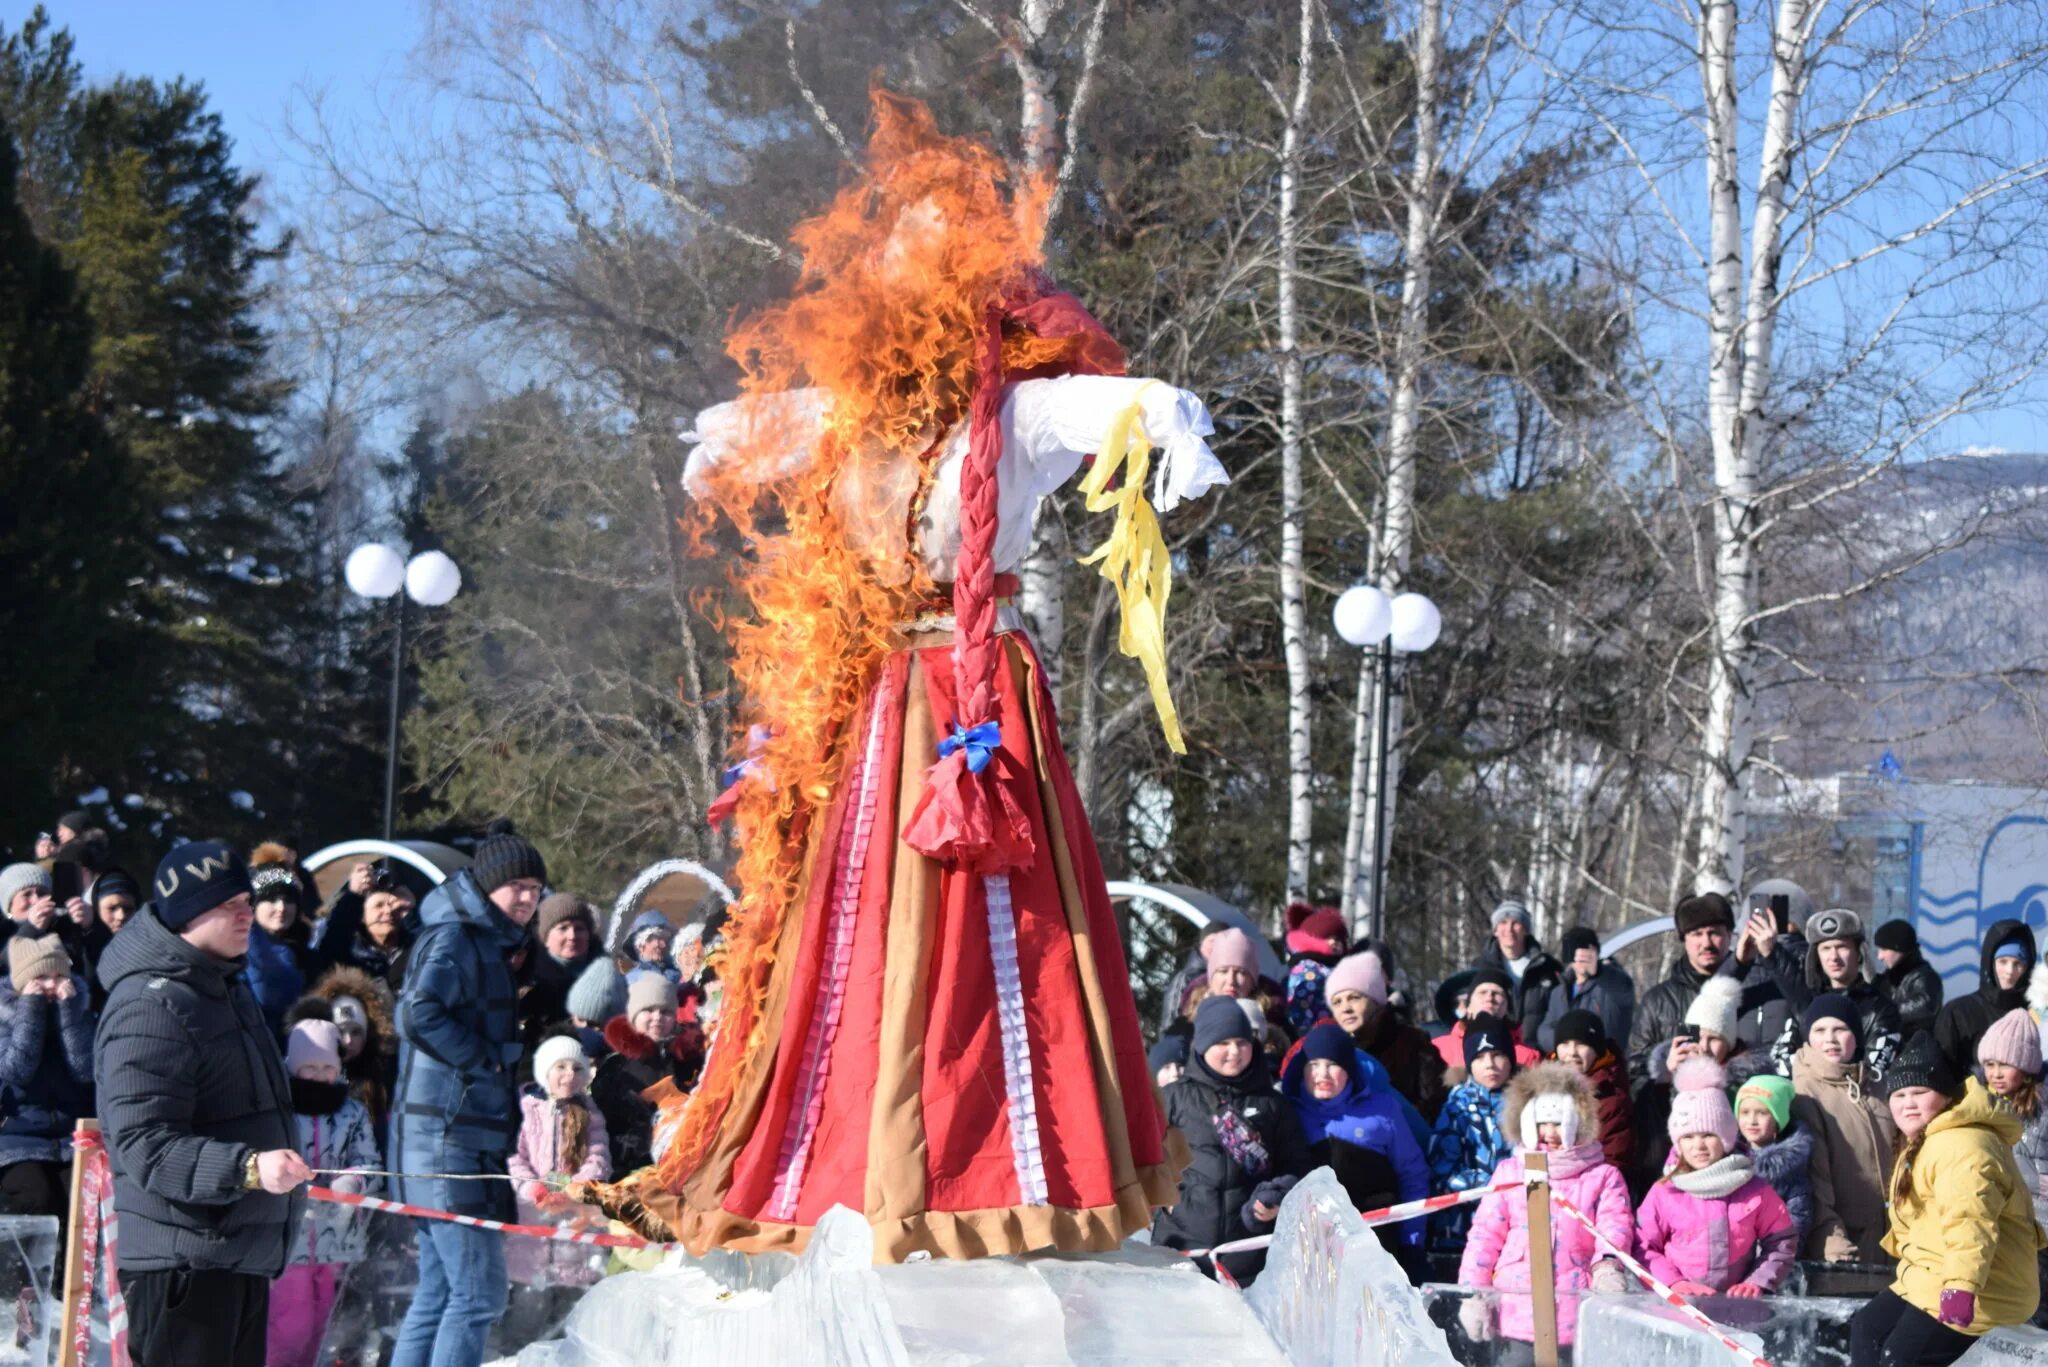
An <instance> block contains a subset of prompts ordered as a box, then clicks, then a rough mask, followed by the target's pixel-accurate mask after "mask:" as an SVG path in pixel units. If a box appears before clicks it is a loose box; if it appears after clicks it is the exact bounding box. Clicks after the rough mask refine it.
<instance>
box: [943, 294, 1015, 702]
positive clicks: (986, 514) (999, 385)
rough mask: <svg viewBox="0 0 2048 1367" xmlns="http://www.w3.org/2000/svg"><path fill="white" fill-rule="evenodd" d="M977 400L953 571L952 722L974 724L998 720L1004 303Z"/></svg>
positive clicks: (983, 347)
mask: <svg viewBox="0 0 2048 1367" xmlns="http://www.w3.org/2000/svg"><path fill="white" fill-rule="evenodd" d="M975 369H976V377H975V384H974V402H973V407H972V408H971V410H970V413H971V425H970V427H969V436H968V447H967V460H966V462H965V463H964V464H963V465H962V466H961V470H960V560H959V564H958V566H957V567H956V568H955V570H954V573H953V631H954V635H953V661H954V671H955V673H956V675H957V676H958V677H956V678H955V679H954V681H953V690H954V699H955V702H954V705H955V706H956V707H958V708H959V709H960V715H958V716H956V717H955V718H954V721H955V722H956V723H958V724H960V725H962V726H973V725H976V724H978V723H980V722H984V721H988V720H990V719H991V718H992V717H993V716H994V715H995V618H996V565H995V544H996V520H997V507H996V495H997V493H998V485H997V480H996V463H997V461H998V460H1000V459H1001V457H1002V453H1003V438H1002V432H1001V429H1000V427H999V425H998V424H999V421H1000V418H1001V416H1002V402H1003V304H1002V301H1001V300H1000V299H992V300H990V301H989V303H988V304H987V305H986V306H985V308H984V309H983V311H982V324H981V337H980V338H979V339H978V342H977V345H976V348H975Z"/></svg>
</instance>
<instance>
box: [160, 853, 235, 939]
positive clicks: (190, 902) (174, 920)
mask: <svg viewBox="0 0 2048 1367" xmlns="http://www.w3.org/2000/svg"><path fill="white" fill-rule="evenodd" d="M154 889H155V892H156V918H157V920H159V921H161V922H163V923H164V926H165V927H166V928H167V929H169V930H170V931H172V932H173V933H176V932H178V931H181V930H183V929H185V927H187V926H189V925H191V924H192V923H193V922H194V921H196V920H198V919H199V918H200V917H201V916H204V915H205V914H206V913H207V912H209V911H212V910H213V909H214V908H215V907H217V906H221V905H223V904H224V903H227V902H231V901H233V900H234V899H235V898H236V897H239V896H241V895H242V894H243V893H245V892H247V891H249V867H248V865H246V864H244V863H243V862H242V856H241V854H240V853H239V852H238V851H237V850H236V849H235V848H234V847H233V846H232V845H230V844H228V843H227V842H226V841H225V840H189V841H187V842H185V843H184V844H182V845H180V846H178V847H177V848H176V849H174V850H172V851H171V852H170V853H169V854H167V855H165V856H164V858H163V862H162V863H160V864H158V865H157V866H156V881H155V884H154Z"/></svg>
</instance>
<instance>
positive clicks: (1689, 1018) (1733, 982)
mask: <svg viewBox="0 0 2048 1367" xmlns="http://www.w3.org/2000/svg"><path fill="white" fill-rule="evenodd" d="M1741 1008H1742V984H1741V982H1740V981H1738V980H1737V979H1734V978H1731V977H1728V976H1727V975H1726V974H1719V973H1717V974H1715V975H1714V976H1713V977H1711V978H1709V979H1707V980H1706V981H1705V982H1704V983H1701V984H1700V991H1699V995H1698V996H1696V997H1694V998H1693V999H1692V1005H1691V1006H1688V1007H1686V1008H1685V1024H1687V1025H1697V1026H1698V1027H1699V1028H1700V1029H1701V1030H1703V1031H1705V1032H1706V1033H1707V1034H1710V1035H1719V1036H1720V1037H1721V1038H1722V1039H1724V1040H1727V1041H1729V1042H1730V1043H1731V1044H1732V1043H1733V1042H1734V1040H1735V1018H1736V1017H1737V1016H1738V1015H1740V1014H1741Z"/></svg>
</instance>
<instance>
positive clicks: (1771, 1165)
mask: <svg viewBox="0 0 2048 1367" xmlns="http://www.w3.org/2000/svg"><path fill="white" fill-rule="evenodd" d="M1743 1142H1744V1145H1745V1147H1748V1141H1747V1140H1745V1141H1743ZM1748 1152H1749V1156H1750V1160H1751V1161H1752V1162H1753V1163H1755V1164H1756V1175H1757V1176H1758V1177H1761V1178H1763V1179H1764V1181H1766V1182H1769V1183H1770V1184H1771V1185H1772V1186H1773V1187H1778V1186H1780V1185H1781V1184H1783V1183H1785V1182H1787V1181H1788V1180H1789V1179H1791V1178H1792V1177H1793V1176H1794V1174H1799V1175H1800V1180H1801V1181H1802V1182H1804V1181H1807V1180H1810V1179H1808V1178H1807V1177H1805V1176H1804V1174H1805V1173H1806V1171H1807V1169H1808V1168H1810V1167H1811V1166H1812V1165H1813V1131H1812V1130H1811V1129H1809V1128H1807V1127H1806V1126H1804V1125H1800V1124H1794V1125H1793V1127H1792V1128H1791V1129H1790V1130H1789V1131H1787V1132H1786V1133H1784V1134H1781V1135H1779V1136H1778V1137H1777V1138H1776V1139H1774V1140H1772V1141H1771V1142H1770V1143H1768V1144H1765V1145H1763V1146H1762V1147H1760V1148H1757V1147H1748ZM1779 1194H1780V1195H1783V1192H1782V1191H1781V1192H1780V1193H1779Z"/></svg>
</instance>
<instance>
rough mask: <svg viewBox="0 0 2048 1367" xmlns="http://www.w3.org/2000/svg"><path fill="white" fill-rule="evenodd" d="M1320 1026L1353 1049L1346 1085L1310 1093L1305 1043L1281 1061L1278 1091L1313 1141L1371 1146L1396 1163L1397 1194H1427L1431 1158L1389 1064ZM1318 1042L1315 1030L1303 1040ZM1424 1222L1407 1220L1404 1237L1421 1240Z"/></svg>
mask: <svg viewBox="0 0 2048 1367" xmlns="http://www.w3.org/2000/svg"><path fill="white" fill-rule="evenodd" d="M1316 1028H1317V1029H1318V1030H1326V1031H1329V1032H1332V1033H1333V1034H1334V1037H1335V1038H1336V1039H1337V1040H1339V1041H1341V1042H1342V1044H1343V1046H1344V1047H1345V1048H1347V1049H1351V1053H1352V1062H1351V1064H1349V1065H1348V1066H1347V1071H1348V1072H1349V1073H1350V1077H1349V1079H1348V1080H1347V1081H1346V1084H1345V1088H1344V1091H1343V1092H1341V1093H1340V1094H1338V1095H1337V1096H1334V1097H1331V1098H1329V1099H1328V1100H1326V1101H1325V1100H1318V1099H1317V1098H1315V1097H1313V1096H1310V1095H1309V1090H1308V1059H1309V1051H1308V1050H1307V1049H1298V1050H1296V1051H1295V1052H1294V1053H1292V1054H1289V1055H1288V1056H1287V1061H1286V1063H1284V1064H1283V1065H1282V1066H1281V1069H1280V1095H1282V1096H1284V1097H1286V1098H1287V1099H1288V1100H1289V1101H1291V1102H1293V1103H1294V1113H1295V1115H1296V1116H1298V1117H1300V1119H1301V1130H1302V1135H1303V1137H1304V1138H1305V1139H1307V1140H1308V1142H1309V1146H1310V1147H1311V1148H1316V1147H1317V1146H1319V1145H1330V1144H1336V1143H1342V1144H1350V1145H1353V1146H1355V1147H1357V1148H1361V1149H1367V1150H1370V1151H1371V1152H1373V1153H1376V1154H1379V1155H1381V1156H1382V1157H1384V1158H1385V1159H1386V1160H1387V1162H1388V1164H1389V1165H1390V1166H1391V1167H1392V1168H1393V1171H1394V1180H1395V1185H1396V1191H1395V1199H1396V1200H1398V1201H1419V1200H1421V1199H1422V1198H1423V1197H1425V1196H1427V1195H1429V1164H1428V1162H1427V1161H1426V1160H1425V1159H1424V1158H1423V1156H1422V1146H1421V1145H1420V1144H1419V1143H1417V1142H1416V1139H1415V1135H1414V1133H1413V1131H1411V1130H1410V1129H1409V1127H1408V1119H1407V1116H1406V1115H1404V1114H1403V1111H1402V1100H1401V1097H1400V1096H1399V1095H1398V1094H1397V1093H1396V1092H1395V1091H1394V1088H1393V1085H1392V1084H1391V1083H1389V1082H1388V1081H1387V1070H1386V1069H1385V1068H1382V1067H1381V1066H1380V1064H1379V1060H1377V1059H1375V1058H1374V1057H1373V1056H1372V1055H1371V1054H1368V1053H1366V1052H1365V1051H1364V1050H1362V1049H1356V1048H1352V1046H1351V1041H1350V1038H1349V1037H1348V1036H1346V1035H1345V1034H1344V1032H1343V1030H1341V1029H1340V1028H1338V1027H1337V1026H1336V1025H1334V1024H1326V1025H1322V1026H1318V1027H1316ZM1320 1042H1322V1041H1320V1040H1318V1039H1317V1038H1316V1037H1315V1035H1314V1032H1313V1031H1312V1032H1311V1033H1310V1038H1309V1039H1307V1040H1304V1041H1303V1043H1304V1044H1309V1043H1320ZM1326 1057H1327V1056H1326ZM1322 1156H1325V1157H1327V1158H1328V1159H1329V1160H1330V1161H1331V1162H1332V1163H1333V1164H1334V1163H1335V1162H1336V1161H1337V1159H1338V1157H1339V1156H1340V1155H1338V1154H1334V1153H1328V1152H1325V1153H1324V1154H1323V1155H1322ZM1422 1227H1423V1222H1422V1221H1421V1220H1420V1219H1415V1220H1406V1221H1403V1222H1402V1224H1401V1226H1400V1237H1401V1241H1402V1242H1403V1243H1407V1244H1420V1243H1421V1242H1422Z"/></svg>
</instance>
